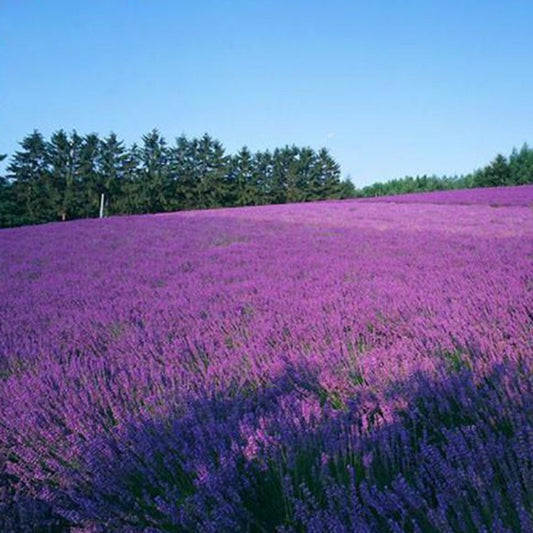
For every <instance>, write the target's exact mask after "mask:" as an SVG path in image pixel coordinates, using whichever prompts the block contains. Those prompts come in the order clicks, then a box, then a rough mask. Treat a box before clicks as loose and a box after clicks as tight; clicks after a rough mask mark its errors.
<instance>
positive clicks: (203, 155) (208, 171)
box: [195, 133, 228, 209]
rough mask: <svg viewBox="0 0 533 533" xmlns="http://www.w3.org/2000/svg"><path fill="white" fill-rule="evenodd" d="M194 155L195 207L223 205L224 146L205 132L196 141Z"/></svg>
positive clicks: (224, 195)
mask: <svg viewBox="0 0 533 533" xmlns="http://www.w3.org/2000/svg"><path fill="white" fill-rule="evenodd" d="M195 155H196V158H195V167H196V172H195V175H196V180H197V181H196V202H197V203H196V205H197V207H199V208H200V209H202V208H211V207H220V206H223V205H224V203H225V199H226V197H227V195H228V181H227V175H228V157H227V156H226V155H225V153H224V147H223V146H222V144H221V143H220V142H219V141H217V140H216V139H213V138H212V137H211V136H209V135H208V134H207V133H206V134H204V135H203V136H202V138H201V139H200V140H199V141H198V143H197V145H196V150H195Z"/></svg>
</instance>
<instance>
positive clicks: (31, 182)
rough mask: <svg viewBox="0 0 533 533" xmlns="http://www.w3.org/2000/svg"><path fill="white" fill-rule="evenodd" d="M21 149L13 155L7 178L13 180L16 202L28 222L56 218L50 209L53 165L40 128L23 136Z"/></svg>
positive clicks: (23, 217)
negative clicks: (51, 166) (50, 163)
mask: <svg viewBox="0 0 533 533" xmlns="http://www.w3.org/2000/svg"><path fill="white" fill-rule="evenodd" d="M20 146H21V149H20V150H18V151H16V152H15V154H14V155H13V157H12V159H11V162H10V164H9V166H8V167H7V171H8V180H10V181H12V182H13V185H12V187H13V191H12V192H13V202H14V204H15V205H16V209H17V212H18V213H19V215H20V216H21V218H22V220H24V221H25V223H30V224H33V223H38V222H46V221H48V220H53V218H54V215H52V214H51V212H50V201H49V180H50V165H49V158H48V152H47V144H46V142H45V140H44V138H43V136H42V135H41V133H40V132H38V131H37V130H34V131H33V133H31V134H29V135H27V136H26V137H24V139H23V140H22V142H21V143H20Z"/></svg>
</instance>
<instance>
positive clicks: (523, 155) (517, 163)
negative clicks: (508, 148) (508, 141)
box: [509, 143, 533, 185]
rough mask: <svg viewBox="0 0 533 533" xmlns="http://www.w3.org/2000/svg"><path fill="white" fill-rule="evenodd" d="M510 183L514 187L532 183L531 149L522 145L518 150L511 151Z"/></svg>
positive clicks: (532, 156) (532, 158)
mask: <svg viewBox="0 0 533 533" xmlns="http://www.w3.org/2000/svg"><path fill="white" fill-rule="evenodd" d="M509 168H510V172H511V182H512V183H513V184H515V185H525V184H526V183H533V149H531V148H529V146H528V145H527V144H526V143H524V144H523V145H522V148H520V150H519V151H518V150H516V148H515V149H513V151H512V153H511V156H510V157H509Z"/></svg>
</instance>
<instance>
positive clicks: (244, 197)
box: [229, 146, 259, 206]
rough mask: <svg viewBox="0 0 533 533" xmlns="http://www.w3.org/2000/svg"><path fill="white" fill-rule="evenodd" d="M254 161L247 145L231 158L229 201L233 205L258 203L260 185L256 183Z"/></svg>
mask: <svg viewBox="0 0 533 533" xmlns="http://www.w3.org/2000/svg"><path fill="white" fill-rule="evenodd" d="M253 165H254V161H253V156H252V153H251V152H250V150H248V148H247V147H246V146H244V147H243V148H241V150H240V151H239V152H238V153H237V154H236V155H235V156H233V157H231V158H230V170H229V188H230V193H229V201H230V203H231V205H236V206H244V205H256V204H257V203H258V200H259V190H258V185H257V184H256V183H255V177H256V174H255V173H254V168H253Z"/></svg>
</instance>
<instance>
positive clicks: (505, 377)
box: [0, 186, 533, 533]
mask: <svg viewBox="0 0 533 533" xmlns="http://www.w3.org/2000/svg"><path fill="white" fill-rule="evenodd" d="M439 195H440V196H439ZM408 196H409V200H406V199H405V198H404V199H403V200H402V199H399V197H394V198H389V199H380V200H379V201H369V200H365V201H357V200H353V201H338V202H334V201H332V202H323V203H314V204H297V205H279V206H265V207H253V208H252V207H250V208H239V209H220V210H212V211H194V212H181V213H172V214H164V215H146V216H136V217H116V218H109V219H103V220H80V221H75V222H69V223H58V224H48V225H43V226H37V227H24V228H18V229H9V230H2V231H0V280H1V283H0V530H1V531H4V530H5V531H19V530H20V531H26V530H27V531H34V530H39V531H76V532H100V531H102V532H104V531H127V532H147V533H150V532H153V533H155V532H159V531H190V532H213V533H215V532H274V531H277V532H280V533H289V532H314V533H323V532H326V533H327V532H330V533H333V532H335V533H337V532H339V533H340V532H352V531H353V532H362V533H364V532H380V533H381V532H397V533H399V532H413V533H415V532H441V531H442V532H470V531H471V532H501V533H503V532H526V533H527V532H532V531H533V187H531V186H530V187H528V186H525V187H516V188H502V189H490V190H481V191H475V190H469V191H453V192H452V191H448V192H446V193H445V194H444V193H435V194H434V195H432V194H422V195H408ZM443 196H444V199H442V198H443ZM384 200H385V201H384ZM39 528H40V529H39Z"/></svg>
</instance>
